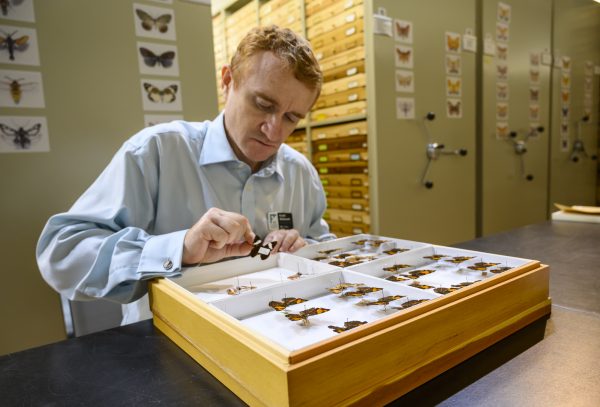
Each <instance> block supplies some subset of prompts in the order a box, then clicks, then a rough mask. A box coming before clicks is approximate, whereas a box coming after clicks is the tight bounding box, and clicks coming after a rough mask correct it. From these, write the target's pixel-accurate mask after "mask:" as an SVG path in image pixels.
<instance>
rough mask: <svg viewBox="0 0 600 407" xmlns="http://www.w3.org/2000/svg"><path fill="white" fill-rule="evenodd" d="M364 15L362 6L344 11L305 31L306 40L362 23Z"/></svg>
mask: <svg viewBox="0 0 600 407" xmlns="http://www.w3.org/2000/svg"><path fill="white" fill-rule="evenodd" d="M363 15H364V7H363V6H362V5H360V6H356V7H353V8H351V9H349V10H345V11H344V12H343V13H342V14H340V15H337V16H335V17H332V18H330V19H327V20H325V21H322V22H320V23H319V24H316V25H314V26H312V27H308V28H307V30H306V36H307V38H309V39H311V38H316V37H318V36H322V35H325V34H326V33H330V32H332V31H333V30H335V29H338V28H341V27H344V26H346V25H347V24H349V23H354V22H357V21H362V18H363Z"/></svg>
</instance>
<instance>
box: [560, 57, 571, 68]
mask: <svg viewBox="0 0 600 407" xmlns="http://www.w3.org/2000/svg"><path fill="white" fill-rule="evenodd" d="M561 62H562V69H564V70H567V71H568V70H569V69H571V58H569V57H562V58H561Z"/></svg>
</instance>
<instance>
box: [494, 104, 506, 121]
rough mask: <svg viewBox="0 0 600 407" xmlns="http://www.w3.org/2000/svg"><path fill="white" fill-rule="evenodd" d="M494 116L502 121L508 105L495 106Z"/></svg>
mask: <svg viewBox="0 0 600 407" xmlns="http://www.w3.org/2000/svg"><path fill="white" fill-rule="evenodd" d="M496 116H498V117H499V118H502V119H504V118H506V117H507V116H508V105H507V104H506V103H498V104H497V105H496Z"/></svg>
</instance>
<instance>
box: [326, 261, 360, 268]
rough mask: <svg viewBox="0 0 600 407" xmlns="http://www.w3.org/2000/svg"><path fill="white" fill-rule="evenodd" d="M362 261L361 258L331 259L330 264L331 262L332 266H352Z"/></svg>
mask: <svg viewBox="0 0 600 407" xmlns="http://www.w3.org/2000/svg"><path fill="white" fill-rule="evenodd" d="M360 263H362V261H361V260H357V259H354V260H347V261H343V260H334V261H330V262H329V264H331V265H332V266H337V267H350V266H355V265H357V264H360Z"/></svg>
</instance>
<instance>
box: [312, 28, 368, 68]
mask: <svg viewBox="0 0 600 407" xmlns="http://www.w3.org/2000/svg"><path fill="white" fill-rule="evenodd" d="M351 31H352V30H350V31H349V32H351ZM364 43H365V38H364V33H363V32H354V34H350V35H348V36H347V37H346V38H345V39H343V40H340V41H334V42H329V43H328V45H325V46H323V47H322V48H318V49H315V57H316V58H317V60H318V61H321V60H323V59H325V58H329V57H331V56H333V55H337V54H339V53H341V52H344V51H347V50H349V49H353V48H356V47H361V46H363V45H364Z"/></svg>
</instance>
